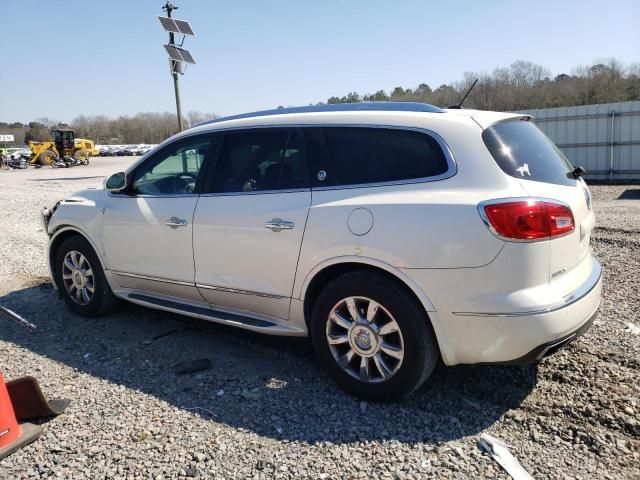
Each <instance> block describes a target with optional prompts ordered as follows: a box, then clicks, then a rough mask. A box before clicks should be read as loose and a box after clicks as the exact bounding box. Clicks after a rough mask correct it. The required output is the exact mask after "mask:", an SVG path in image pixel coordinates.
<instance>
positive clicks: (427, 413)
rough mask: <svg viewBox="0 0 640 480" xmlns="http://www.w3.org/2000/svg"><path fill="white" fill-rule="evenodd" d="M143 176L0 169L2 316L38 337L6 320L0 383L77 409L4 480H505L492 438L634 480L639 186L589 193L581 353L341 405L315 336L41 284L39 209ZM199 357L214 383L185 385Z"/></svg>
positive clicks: (559, 466) (544, 469)
mask: <svg viewBox="0 0 640 480" xmlns="http://www.w3.org/2000/svg"><path fill="white" fill-rule="evenodd" d="M131 161H132V159H131V158H124V159H101V158H99V159H94V160H93V161H92V164H91V165H90V166H89V167H77V168H73V169H69V170H53V169H40V170H34V169H29V170H26V171H10V172H9V171H0V205H1V206H2V207H1V209H0V232H1V234H0V241H1V242H2V243H1V247H0V303H2V304H3V305H6V306H8V307H9V308H12V309H14V310H16V311H17V312H19V313H20V314H22V315H23V316H24V317H26V318H27V319H29V320H31V321H33V322H34V323H36V324H37V325H38V330H37V331H36V332H35V333H32V334H29V333H27V332H25V331H24V330H23V329H21V328H20V327H19V326H17V325H14V324H12V323H9V322H6V321H2V323H0V359H2V363H1V366H2V370H3V371H4V373H5V376H6V377H8V378H9V379H11V378H15V377H18V376H22V375H34V376H36V377H37V378H38V379H39V381H40V383H41V385H42V387H43V389H44V391H45V392H46V394H47V395H48V396H49V397H52V398H54V397H66V398H70V399H71V400H72V403H71V406H70V407H69V409H68V410H67V412H66V413H65V414H64V415H62V416H60V417H57V418H55V419H52V420H50V421H48V422H44V423H43V425H44V428H45V431H44V434H43V436H42V437H41V438H40V439H39V440H38V441H36V442H35V443H34V444H32V445H30V446H28V447H26V448H24V449H22V450H20V451H18V452H17V453H15V454H13V455H12V456H10V457H8V458H7V459H5V460H3V461H1V462H0V478H16V479H18V478H50V477H57V478H74V479H75V478H176V477H198V478H211V479H214V478H216V479H217V478H220V479H222V478H225V479H234V478H238V479H244V478H258V479H263V478H264V479H271V478H283V479H284V478H314V479H318V478H319V479H334V478H335V479H338V478H340V479H343V478H344V479H352V478H366V479H378V478H379V479H387V478H389V479H391V478H506V477H507V475H506V474H505V473H504V472H503V471H502V470H501V469H500V467H499V466H498V465H497V464H496V463H495V462H494V461H493V460H492V459H491V458H490V457H488V456H487V455H486V454H484V453H482V452H481V451H480V449H479V448H478V447H477V444H476V443H477V440H478V438H479V435H480V433H482V432H487V433H490V434H491V435H493V436H495V437H498V438H500V439H502V440H504V441H505V442H506V443H508V444H509V445H510V446H511V451H512V453H513V454H514V455H516V456H517V457H518V459H519V460H520V461H521V463H522V464H523V465H524V466H525V468H526V469H527V470H528V471H529V472H530V473H531V474H532V475H533V476H534V477H536V478H563V479H566V478H576V479H577V478H640V424H639V421H640V395H639V394H640V382H639V381H638V372H639V370H640V355H639V353H640V335H636V334H632V333H630V331H629V329H628V328H627V327H626V323H627V322H631V323H635V325H640V318H638V312H639V311H640V294H639V293H638V272H639V271H640V195H639V194H638V193H639V191H640V188H639V187H638V186H635V187H632V186H595V187H593V188H592V191H593V194H594V208H595V209H596V212H597V214H598V222H599V223H598V227H597V228H596V230H595V233H594V239H593V247H594V250H595V251H596V253H597V255H598V257H599V258H600V260H601V261H602V263H603V265H604V267H605V284H604V294H603V302H602V307H601V313H600V316H599V318H598V320H596V322H595V324H594V326H593V327H592V328H591V330H589V332H587V334H585V335H584V336H583V337H581V339H580V340H579V341H577V342H575V343H574V344H572V345H570V346H569V347H568V348H566V349H565V350H563V351H561V352H559V353H558V354H556V355H555V356H553V357H550V358H549V359H547V360H545V361H544V362H542V363H541V364H540V365H537V366H528V367H493V366H461V367H455V368H440V369H439V370H438V371H437V372H436V376H435V378H433V380H432V381H430V382H429V384H428V385H426V386H425V387H423V388H422V389H421V390H420V391H418V392H417V393H416V394H414V395H412V396H411V397H410V398H407V399H406V400H404V401H402V402H399V403H395V404H382V405H381V404H373V403H365V402H360V401H358V400H356V399H354V398H352V397H349V396H348V395H346V394H344V393H342V392H341V391H339V390H337V389H336V387H335V386H334V385H333V384H332V383H331V382H330V381H329V380H328V379H327V378H326V377H325V376H324V375H323V374H322V373H321V372H320V370H319V368H318V366H317V364H316V362H315V359H314V357H313V354H312V350H311V348H310V346H309V344H308V343H307V341H306V340H303V339H283V338H272V337H267V336H261V335H257V334H252V333H248V332H243V331H239V330H235V329H230V328H226V327H222V326H218V325H213V324H207V323H205V322H199V321H195V320H191V319H188V318H185V317H180V316H177V315H172V314H167V313H163V312H158V311H152V310H147V309H143V308H140V307H137V306H134V305H123V306H122V307H121V308H120V309H119V310H118V311H117V312H116V313H114V314H112V315H110V316H107V317H102V318H99V319H84V318H80V317H77V316H75V315H73V314H71V313H70V312H69V310H68V309H66V308H65V307H64V306H63V303H62V301H61V300H59V299H58V296H57V294H56V293H55V291H54V290H52V288H51V285H50V284H49V283H48V280H47V278H46V267H45V264H44V257H43V253H42V252H43V249H44V246H45V243H46V236H45V235H44V233H43V231H42V227H41V225H40V223H39V222H40V220H39V213H38V212H39V210H40V208H41V207H43V206H45V205H47V206H49V205H51V204H53V202H55V201H56V200H57V199H58V198H60V197H62V196H64V195H66V194H69V193H71V192H73V191H75V190H79V189H81V188H84V187H86V186H90V185H96V184H99V183H100V181H101V178H102V176H104V175H105V174H107V173H109V172H111V171H115V170H117V169H119V168H121V167H122V166H123V165H126V164H127V163H129V162H131ZM633 191H635V194H634V193H633ZM621 196H622V198H621ZM634 198H635V199H634ZM199 358H208V359H209V360H211V362H212V368H211V369H210V370H208V371H205V372H201V373H196V374H189V375H176V374H174V373H173V368H172V367H173V366H174V365H175V364H177V363H178V362H180V361H185V360H193V359H199Z"/></svg>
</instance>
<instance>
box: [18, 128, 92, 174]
mask: <svg viewBox="0 0 640 480" xmlns="http://www.w3.org/2000/svg"><path fill="white" fill-rule="evenodd" d="M51 137H52V138H53V141H51V140H49V141H46V142H33V141H31V142H29V148H30V149H31V154H32V155H31V159H30V160H29V163H30V164H31V165H35V164H38V163H39V164H42V165H52V164H54V163H55V162H60V161H64V162H65V163H68V162H69V161H71V162H72V164H73V162H74V161H75V162H76V164H81V165H88V164H89V157H91V155H95V153H96V152H95V145H94V144H93V141H92V140H85V139H81V138H78V139H76V138H75V131H74V130H70V129H62V128H56V129H53V130H51Z"/></svg>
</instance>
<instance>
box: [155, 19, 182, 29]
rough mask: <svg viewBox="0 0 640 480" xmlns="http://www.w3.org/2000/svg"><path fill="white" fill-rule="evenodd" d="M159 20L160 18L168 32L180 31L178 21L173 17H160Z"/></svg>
mask: <svg viewBox="0 0 640 480" xmlns="http://www.w3.org/2000/svg"><path fill="white" fill-rule="evenodd" d="M158 20H160V23H161V24H162V26H163V27H164V29H165V30H166V31H167V32H173V33H180V29H179V28H178V26H177V25H176V22H175V21H174V20H173V18H169V17H158Z"/></svg>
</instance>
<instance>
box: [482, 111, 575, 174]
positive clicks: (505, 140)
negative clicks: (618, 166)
mask: <svg viewBox="0 0 640 480" xmlns="http://www.w3.org/2000/svg"><path fill="white" fill-rule="evenodd" d="M482 139H483V140H484V143H485V145H486V146H487V149H488V150H489V152H491V155H492V156H493V158H494V160H495V161H496V163H497V164H498V166H499V167H500V168H501V169H502V171H503V172H504V173H506V174H507V175H511V176H512V177H515V178H518V179H521V180H533V181H536V182H546V183H554V184H556V185H568V186H575V184H576V180H575V179H574V178H571V177H570V175H569V172H571V170H573V166H572V165H571V162H569V160H567V158H566V157H565V156H564V155H563V154H562V152H561V151H560V149H558V147H556V146H555V144H554V143H553V142H552V141H551V140H550V139H549V138H548V137H547V136H546V135H545V134H544V133H542V131H540V129H539V128H538V127H536V126H535V125H534V124H533V123H531V122H529V121H523V120H509V121H506V122H501V123H497V124H495V125H492V126H490V127H489V128H487V129H486V130H485V131H484V132H482Z"/></svg>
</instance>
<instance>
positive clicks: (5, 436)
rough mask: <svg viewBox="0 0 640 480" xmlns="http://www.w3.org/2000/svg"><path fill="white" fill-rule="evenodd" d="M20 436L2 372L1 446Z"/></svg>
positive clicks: (0, 401)
mask: <svg viewBox="0 0 640 480" xmlns="http://www.w3.org/2000/svg"><path fill="white" fill-rule="evenodd" d="M18 437H20V426H19V425H18V421H17V420H16V414H15V413H14V411H13V404H12V403H11V398H9V392H8V391H7V386H6V385H5V384H4V376H3V375H2V372H0V448H3V447H6V446H7V445H9V444H11V443H12V442H15V441H16V440H17V439H18Z"/></svg>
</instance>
